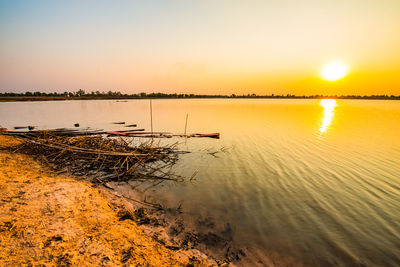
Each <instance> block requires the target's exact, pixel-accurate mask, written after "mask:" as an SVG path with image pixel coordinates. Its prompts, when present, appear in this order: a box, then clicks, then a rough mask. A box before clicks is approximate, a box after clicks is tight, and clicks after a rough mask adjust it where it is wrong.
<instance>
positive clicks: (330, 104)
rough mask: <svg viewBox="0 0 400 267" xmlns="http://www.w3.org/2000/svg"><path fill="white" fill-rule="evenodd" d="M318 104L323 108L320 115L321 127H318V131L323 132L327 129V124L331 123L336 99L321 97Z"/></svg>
mask: <svg viewBox="0 0 400 267" xmlns="http://www.w3.org/2000/svg"><path fill="white" fill-rule="evenodd" d="M320 104H321V106H322V107H323V108H324V116H323V117H322V121H321V128H319V131H320V132H321V133H325V132H326V131H327V130H328V128H329V125H331V122H332V119H333V116H334V115H335V107H336V100H335V99H322V100H321V102H320Z"/></svg>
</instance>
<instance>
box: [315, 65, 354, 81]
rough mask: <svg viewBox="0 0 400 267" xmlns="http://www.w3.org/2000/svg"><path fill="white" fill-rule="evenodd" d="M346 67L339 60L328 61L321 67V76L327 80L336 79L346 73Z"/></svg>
mask: <svg viewBox="0 0 400 267" xmlns="http://www.w3.org/2000/svg"><path fill="white" fill-rule="evenodd" d="M347 72H348V68H347V66H346V65H345V64H343V63H342V62H339V61H334V62H330V63H328V64H327V65H325V67H324V68H323V69H322V72H321V76H322V78H323V79H324V80H327V81H331V82H333V81H337V80H340V79H342V78H343V77H344V76H346V75H347Z"/></svg>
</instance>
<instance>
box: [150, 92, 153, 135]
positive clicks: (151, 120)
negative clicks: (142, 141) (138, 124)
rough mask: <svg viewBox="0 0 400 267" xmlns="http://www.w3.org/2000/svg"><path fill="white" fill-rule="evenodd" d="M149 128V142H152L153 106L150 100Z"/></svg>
mask: <svg viewBox="0 0 400 267" xmlns="http://www.w3.org/2000/svg"><path fill="white" fill-rule="evenodd" d="M150 126H151V136H152V137H151V141H153V104H152V101H151V98H150Z"/></svg>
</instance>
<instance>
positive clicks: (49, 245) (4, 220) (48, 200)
mask: <svg viewBox="0 0 400 267" xmlns="http://www.w3.org/2000/svg"><path fill="white" fill-rule="evenodd" d="M18 142H19V141H18V140H16V139H15V138H12V137H9V136H3V135H0V162H1V164H2V168H1V172H0V189H1V190H0V248H1V253H0V263H2V264H5V265H19V264H34V265H36V264H44V263H50V264H56V265H60V264H61V265H62V264H64V265H68V264H72V265H93V264H96V265H105V266H111V265H141V264H143V265H146V266H185V265H186V266H209V265H224V264H225V265H226V264H227V263H224V262H219V263H216V262H215V261H214V260H212V259H211V258H208V257H207V256H206V255H205V254H203V253H202V252H200V251H199V250H196V249H188V250H184V249H181V248H180V247H173V246H169V245H168V244H165V242H164V244H163V242H162V241H161V242H160V240H155V239H154V237H152V236H150V235H149V231H147V233H146V231H144V229H143V227H141V226H139V225H138V224H140V220H149V216H147V215H146V213H145V212H143V209H140V208H139V209H138V207H137V206H136V207H135V206H133V205H132V203H130V202H128V201H127V200H126V199H124V198H123V197H119V196H117V195H116V194H113V193H111V192H110V190H109V189H107V188H99V187H96V186H94V185H93V184H91V183H90V182H88V181H84V180H80V179H77V178H75V177H71V176H68V175H58V174H56V173H54V172H53V171H52V170H50V169H49V168H47V166H43V165H42V164H40V163H39V162H37V160H35V159H34V158H33V157H31V156H29V155H25V154H20V153H18V152H12V151H11V150H10V148H11V147H12V146H14V145H17V144H18ZM140 213H142V215H141V214H140ZM138 222H139V223H138ZM157 241H158V242H157ZM168 247H169V248H168Z"/></svg>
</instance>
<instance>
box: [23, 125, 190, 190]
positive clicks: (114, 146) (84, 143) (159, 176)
mask: <svg viewBox="0 0 400 267" xmlns="http://www.w3.org/2000/svg"><path fill="white" fill-rule="evenodd" d="M16 137H18V138H19V139H21V140H22V141H23V142H22V144H21V145H20V146H19V147H18V148H17V149H18V150H19V151H22V152H25V153H28V154H31V155H36V156H39V158H40V159H42V160H43V161H44V162H46V163H47V164H49V165H50V166H51V167H53V168H54V169H55V170H56V171H58V172H60V173H61V172H68V173H72V174H74V175H77V176H85V177H87V178H89V179H90V180H91V181H92V182H96V183H106V182H109V181H127V180H132V179H135V180H149V179H150V180H174V181H177V180H180V177H179V176H176V175H174V174H173V173H172V172H171V168H172V166H173V165H174V164H175V163H176V161H177V159H178V155H179V153H182V152H179V151H177V149H176V144H173V145H167V146H160V145H157V146H154V144H153V142H151V141H150V142H144V143H140V144H136V145H132V143H129V142H127V141H126V140H124V139H123V138H120V137H119V138H107V137H103V136H101V135H98V136H75V137H68V136H60V135H55V134H53V133H48V132H40V133H36V134H34V135H33V134H22V135H16Z"/></svg>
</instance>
